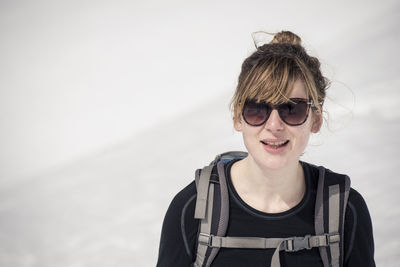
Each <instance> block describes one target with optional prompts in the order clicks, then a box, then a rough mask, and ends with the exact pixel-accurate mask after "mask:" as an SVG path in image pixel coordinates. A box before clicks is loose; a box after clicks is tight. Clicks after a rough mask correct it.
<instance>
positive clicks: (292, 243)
mask: <svg viewBox="0 0 400 267" xmlns="http://www.w3.org/2000/svg"><path fill="white" fill-rule="evenodd" d="M310 237H311V235H306V236H304V237H297V236H295V237H290V238H288V239H286V242H285V247H284V249H285V251H286V252H296V251H299V250H302V249H308V250H310V249H311V246H310Z"/></svg>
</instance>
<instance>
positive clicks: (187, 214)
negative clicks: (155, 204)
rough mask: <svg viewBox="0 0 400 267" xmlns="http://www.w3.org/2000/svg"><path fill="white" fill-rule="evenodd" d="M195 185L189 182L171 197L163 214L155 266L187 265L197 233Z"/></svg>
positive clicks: (190, 258) (189, 262) (189, 261)
mask: <svg viewBox="0 0 400 267" xmlns="http://www.w3.org/2000/svg"><path fill="white" fill-rule="evenodd" d="M195 202H196V185H195V182H194V181H193V182H191V183H190V184H189V185H188V186H186V187H185V188H184V189H182V190H181V191H180V192H179V193H178V194H176V195H175V197H174V198H173V199H172V201H171V203H170V205H169V207H168V210H167V213H166V214H165V218H164V222H163V226H162V231H161V238H160V247H159V256H158V263H157V266H189V265H190V264H191V262H192V257H193V255H192V250H193V246H194V241H195V237H196V235H197V227H198V222H196V220H194V208H195V204H196V203H195Z"/></svg>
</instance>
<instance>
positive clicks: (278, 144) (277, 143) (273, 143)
mask: <svg viewBox="0 0 400 267" xmlns="http://www.w3.org/2000/svg"><path fill="white" fill-rule="evenodd" d="M286 142H287V141H281V142H265V143H266V144H267V145H271V146H280V145H283V144H284V143H286Z"/></svg>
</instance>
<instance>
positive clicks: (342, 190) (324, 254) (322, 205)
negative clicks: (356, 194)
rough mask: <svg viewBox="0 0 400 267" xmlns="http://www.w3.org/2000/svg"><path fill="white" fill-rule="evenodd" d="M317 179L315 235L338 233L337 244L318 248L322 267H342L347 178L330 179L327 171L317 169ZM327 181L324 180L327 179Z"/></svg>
mask: <svg viewBox="0 0 400 267" xmlns="http://www.w3.org/2000/svg"><path fill="white" fill-rule="evenodd" d="M318 171H319V178H318V187H317V197H316V201H315V233H316V235H321V234H323V233H326V232H328V233H329V234H330V235H335V234H339V233H340V240H339V242H335V243H332V244H330V245H329V249H327V247H325V246H323V247H320V248H319V252H320V255H321V258H322V262H323V264H324V267H339V266H343V247H344V229H343V228H344V216H345V213H346V206H347V201H348V197H349V191H350V178H349V177H348V176H340V177H335V178H334V177H332V176H331V175H330V174H331V172H330V171H329V170H326V169H325V168H324V167H321V166H320V167H318ZM326 177H328V178H330V179H329V180H326V179H327V178H326Z"/></svg>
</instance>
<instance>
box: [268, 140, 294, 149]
mask: <svg viewBox="0 0 400 267" xmlns="http://www.w3.org/2000/svg"><path fill="white" fill-rule="evenodd" d="M261 143H263V144H264V145H267V146H269V147H272V148H279V147H283V146H285V145H287V144H288V143H289V140H261Z"/></svg>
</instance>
